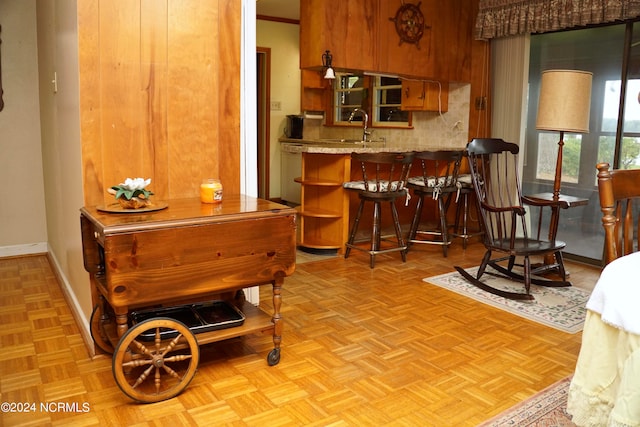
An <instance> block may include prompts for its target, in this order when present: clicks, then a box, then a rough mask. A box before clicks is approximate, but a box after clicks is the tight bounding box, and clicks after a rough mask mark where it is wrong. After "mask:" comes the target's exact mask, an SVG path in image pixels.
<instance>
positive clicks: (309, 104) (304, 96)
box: [300, 70, 331, 111]
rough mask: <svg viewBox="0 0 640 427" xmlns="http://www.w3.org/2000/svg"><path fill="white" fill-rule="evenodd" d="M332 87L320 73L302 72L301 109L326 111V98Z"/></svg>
mask: <svg viewBox="0 0 640 427" xmlns="http://www.w3.org/2000/svg"><path fill="white" fill-rule="evenodd" d="M330 89H331V86H330V85H329V83H327V80H325V79H324V78H322V74H321V73H319V72H318V71H312V70H302V84H301V85H300V90H301V93H300V109H301V110H303V111H304V110H312V111H325V97H326V93H327V91H330Z"/></svg>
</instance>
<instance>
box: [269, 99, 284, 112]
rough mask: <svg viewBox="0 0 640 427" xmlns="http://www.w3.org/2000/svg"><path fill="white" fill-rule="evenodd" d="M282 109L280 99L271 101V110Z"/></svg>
mask: <svg viewBox="0 0 640 427" xmlns="http://www.w3.org/2000/svg"><path fill="white" fill-rule="evenodd" d="M280 110H282V103H281V102H280V101H271V111H280Z"/></svg>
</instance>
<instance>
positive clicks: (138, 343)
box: [112, 317, 200, 403]
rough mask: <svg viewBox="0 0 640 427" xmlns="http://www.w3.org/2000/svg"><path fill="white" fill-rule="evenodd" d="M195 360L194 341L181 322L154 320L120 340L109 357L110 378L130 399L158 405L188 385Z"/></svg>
mask: <svg viewBox="0 0 640 427" xmlns="http://www.w3.org/2000/svg"><path fill="white" fill-rule="evenodd" d="M199 360H200V349H199V347H198V341H197V340H196V337H195V335H194V334H193V333H192V332H191V330H190V329H189V328H188V327H187V326H185V325H184V323H182V322H179V321H177V320H175V319H171V318H168V317H154V318H151V319H148V320H145V321H144V322H140V323H138V324H137V325H135V326H133V327H132V328H130V329H129V330H128V331H127V332H126V333H125V334H124V335H123V336H122V338H120V342H118V345H117V346H116V349H115V352H114V354H113V364H112V368H113V376H114V377H115V380H116V383H117V384H118V386H119V387H120V390H122V392H123V393H124V394H126V395H127V396H129V397H130V398H132V399H134V400H137V401H140V402H143V403H152V402H159V401H161V400H166V399H170V398H172V397H174V396H177V395H178V394H180V392H182V391H183V390H184V389H185V388H186V387H187V386H188V385H189V383H190V382H191V380H192V379H193V376H194V375H195V373H196V369H197V367H198V361H199Z"/></svg>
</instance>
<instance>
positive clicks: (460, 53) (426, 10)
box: [300, 0, 477, 82]
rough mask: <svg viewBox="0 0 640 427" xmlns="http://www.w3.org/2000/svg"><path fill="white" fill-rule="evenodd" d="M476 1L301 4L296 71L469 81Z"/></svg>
mask: <svg viewBox="0 0 640 427" xmlns="http://www.w3.org/2000/svg"><path fill="white" fill-rule="evenodd" d="M476 3H477V0H447V1H442V0H426V1H416V2H415V3H410V2H409V1H402V0H357V1H349V2H345V1H343V0H301V1H300V46H301V52H300V58H301V61H300V66H301V68H318V67H321V66H322V53H323V52H324V51H325V50H327V49H329V50H331V53H332V54H333V66H334V68H336V69H339V70H342V69H345V70H360V71H369V72H376V73H382V74H394V75H398V76H405V77H413V78H424V79H434V80H439V81H459V82H468V81H470V79H471V59H470V58H471V43H472V30H473V20H474V16H475V15H474V11H475V10H476V9H477V8H476V6H475V5H476Z"/></svg>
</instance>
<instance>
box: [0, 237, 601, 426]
mask: <svg viewBox="0 0 640 427" xmlns="http://www.w3.org/2000/svg"><path fill="white" fill-rule="evenodd" d="M483 252H484V248H483V247H482V246H481V245H478V244H471V245H470V246H469V248H468V249H467V250H466V251H465V250H462V249H461V245H460V244H459V242H457V241H456V242H454V244H453V245H452V246H451V248H450V251H449V257H448V258H446V259H445V258H442V255H441V252H440V249H439V248H438V247H434V248H427V247H420V249H418V250H412V251H410V252H409V254H408V261H407V263H402V262H400V260H399V259H398V257H397V254H389V255H379V256H378V257H377V258H376V268H375V269H373V270H372V269H370V268H369V262H368V257H367V256H366V254H364V255H362V254H359V253H358V252H356V253H354V254H352V256H351V257H350V258H349V259H347V260H345V259H344V258H342V257H332V258H328V259H323V260H320V261H314V262H310V263H305V264H299V265H298V266H297V269H296V272H295V273H294V274H293V276H291V277H289V278H287V279H286V280H285V285H284V287H283V289H282V315H283V319H284V332H283V337H282V338H283V339H282V354H281V361H280V363H279V364H278V365H276V366H273V367H269V366H267V363H266V360H265V358H266V355H267V353H268V352H269V351H270V350H271V349H272V348H273V342H272V337H270V336H267V335H250V336H246V337H242V338H237V339H233V340H229V341H226V342H220V343H215V344H211V345H207V346H203V347H201V348H200V353H201V354H200V364H199V367H198V372H197V374H196V376H195V378H194V380H193V381H192V382H191V384H190V385H189V387H187V389H186V390H185V391H184V392H183V393H182V394H181V395H180V396H177V397H176V398H174V399H171V400H169V401H166V402H160V403H154V404H148V405H143V404H138V403H135V402H132V401H131V400H130V399H129V398H128V397H126V396H125V395H124V394H123V393H122V392H121V391H120V389H119V387H118V385H117V384H116V382H115V379H114V378H113V374H112V371H111V357H110V356H107V355H99V356H97V357H94V358H91V357H89V353H88V351H87V349H86V347H85V345H84V343H83V340H82V336H81V335H80V333H79V330H78V327H77V325H76V323H75V320H74V319H73V316H72V313H71V311H70V310H69V308H68V306H67V304H66V302H65V300H64V296H63V294H62V292H61V291H60V288H59V286H58V285H57V283H56V281H55V276H54V275H53V274H52V272H51V269H50V268H49V265H48V261H47V258H46V257H45V256H34V257H22V258H11V259H0V322H2V325H3V328H2V330H1V331H0V344H1V345H2V348H1V350H2V351H0V373H1V376H0V392H1V393H2V398H3V400H5V401H7V400H22V401H34V402H40V401H63V402H64V401H66V402H72V401H75V402H88V403H89V404H90V408H91V410H90V411H89V412H88V413H63V412H62V413H61V412H58V413H55V414H46V413H37V414H9V415H7V414H4V415H5V416H3V417H2V424H3V425H11V426H13V425H34V426H35V425H37V426H40V425H65V426H67V425H77V426H97V425H100V426H122V425H127V426H140V427H142V426H145V427H146V426H160V425H162V426H164V425H175V426H177V425H201V426H209V425H223V424H224V425H229V426H278V425H282V426H301V425H305V426H314V425H317V426H356V425H357V426H360V425H375V426H381V425H384V426H417V425H419V426H438V427H441V426H473V425H476V424H478V423H479V422H481V421H483V420H485V419H488V418H490V417H492V416H493V415H496V414H498V413H499V412H501V411H503V410H504V409H506V408H508V407H510V406H512V405H513V404H515V403H518V402H519V401H521V400H523V399H525V398H527V397H529V396H530V395H532V394H534V393H535V392H536V391H539V390H541V389H543V388H545V387H546V386H548V385H549V384H551V383H553V382H555V381H557V380H559V379H560V378H563V377H565V376H566V375H568V374H569V373H571V371H572V370H573V368H574V366H575V361H576V358H577V355H578V352H579V348H580V341H581V334H575V335H570V334H565V333H563V332H560V331H556V330H554V329H551V328H547V327H545V326H542V325H538V324H535V323H532V322H529V321H527V320H524V319H522V318H519V317H516V316H514V315H512V314H509V313H506V312H502V311H500V310H498V309H495V308H493V307H488V306H485V305H483V304H481V303H478V302H477V301H474V300H471V299H468V298H464V297H462V296H459V295H457V294H455V293H452V292H449V291H446V290H444V289H441V288H438V287H436V286H432V285H429V284H427V283H424V282H422V279H423V278H425V277H429V276H433V275H438V274H442V273H446V272H449V271H452V269H453V267H452V266H453V265H461V266H462V267H465V268H466V267H473V266H475V265H477V264H478V263H479V261H480V258H481V257H482V254H483ZM569 268H570V270H571V272H572V280H573V281H576V282H580V283H589V282H593V283H595V280H596V279H597V276H598V274H599V269H598V268H593V267H589V266H582V265H578V264H571V265H570V266H569ZM270 288H271V287H270V286H264V287H263V289H261V296H262V301H261V306H262V307H263V309H265V310H266V311H270V307H271V304H272V301H271V297H270V296H271V289H270Z"/></svg>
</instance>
